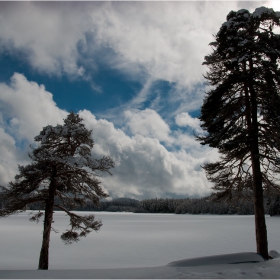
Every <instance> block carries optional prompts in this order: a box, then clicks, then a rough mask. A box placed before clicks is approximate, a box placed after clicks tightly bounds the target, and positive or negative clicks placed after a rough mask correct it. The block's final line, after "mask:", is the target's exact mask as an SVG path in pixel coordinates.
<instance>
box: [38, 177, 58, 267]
mask: <svg viewBox="0 0 280 280" xmlns="http://www.w3.org/2000/svg"><path fill="white" fill-rule="evenodd" d="M54 197H55V179H52V180H51V183H50V187H49V197H48V199H47V201H46V206H45V220H44V232H43V241H42V247H41V252H40V259H39V267H38V269H44V270H47V269H48V268H49V244H50V234H51V229H52V221H53V210H54Z"/></svg>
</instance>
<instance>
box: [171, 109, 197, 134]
mask: <svg viewBox="0 0 280 280" xmlns="http://www.w3.org/2000/svg"><path fill="white" fill-rule="evenodd" d="M175 122H176V124H177V125H178V126H188V127H190V128H192V129H193V130H194V131H195V132H202V129H201V127H200V120H199V119H198V118H193V117H191V116H190V115H189V113H187V112H185V113H181V114H179V115H177V116H176V118H175Z"/></svg>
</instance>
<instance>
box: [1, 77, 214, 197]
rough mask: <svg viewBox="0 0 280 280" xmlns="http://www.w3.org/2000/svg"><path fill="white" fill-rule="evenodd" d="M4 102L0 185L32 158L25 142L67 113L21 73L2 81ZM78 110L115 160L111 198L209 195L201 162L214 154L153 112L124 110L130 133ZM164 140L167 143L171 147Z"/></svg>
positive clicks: (100, 150) (100, 151) (109, 180)
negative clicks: (173, 130)
mask: <svg viewBox="0 0 280 280" xmlns="http://www.w3.org/2000/svg"><path fill="white" fill-rule="evenodd" d="M0 104H1V106H2V108H1V112H2V113H1V126H0V143H1V144H0V151H1V161H0V172H1V173H0V175H1V176H0V183H1V184H7V183H8V181H10V180H12V179H13V177H14V175H15V174H16V173H17V164H26V163H28V162H29V159H28V157H27V151H28V150H29V151H30V148H29V147H28V145H23V144H27V143H32V142H33V139H34V137H35V136H36V135H37V134H38V133H39V132H40V130H41V129H42V127H44V126H46V125H48V124H52V125H56V124H57V123H62V120H63V118H65V116H66V115H67V113H66V112H65V111H63V110H61V109H59V108H58V107H57V105H56V104H55V102H54V101H53V99H52V94H51V93H50V92H47V91H46V90H45V88H44V86H42V85H38V84H37V83H35V82H32V81H28V80H27V79H26V78H25V77H24V76H23V75H22V74H18V73H15V74H14V76H13V77H12V78H11V82H10V83H9V84H5V83H0ZM79 113H80V115H81V117H82V118H83V119H84V122H85V124H86V126H87V128H88V129H92V131H93V138H94V140H95V146H94V149H93V155H94V156H95V157H102V156H104V155H109V156H111V157H112V158H113V159H114V161H115V163H116V167H115V168H114V169H113V170H112V172H113V176H104V177H103V185H104V187H105V188H106V189H107V190H108V191H109V193H110V194H111V195H112V196H113V197H123V196H128V197H134V198H139V199H142V198H150V197H171V196H195V195H196V196H200V195H204V194H207V193H209V183H208V182H207V180H206V178H205V175H204V171H203V170H202V169H201V168H200V165H201V164H203V162H204V161H206V160H207V159H209V158H211V157H213V156H215V152H214V151H213V150H210V149H207V148H205V147H200V146H199V144H198V143H197V142H195V141H194V139H193V138H192V137H190V136H188V135H184V134H183V133H182V132H177V135H173V134H172V133H171V131H170V128H169V126H168V124H166V123H165V122H164V120H163V119H162V118H161V117H160V116H159V115H158V114H157V113H156V112H155V111H153V110H151V109H147V110H143V111H135V112H133V111H130V112H126V118H127V119H126V124H127V126H126V127H127V129H129V131H127V129H124V130H122V129H120V128H116V127H115V126H114V124H113V123H112V122H109V121H107V120H105V119H97V118H96V117H95V116H94V115H93V114H92V113H91V112H90V111H87V110H83V111H80V112H79ZM160 140H162V141H167V142H168V143H169V147H170V149H167V148H166V147H165V146H164V145H163V144H162V143H161V142H160ZM178 145H180V147H181V148H180V149H178V148H177V147H178ZM185 148H186V149H185ZM187 150H188V151H187Z"/></svg>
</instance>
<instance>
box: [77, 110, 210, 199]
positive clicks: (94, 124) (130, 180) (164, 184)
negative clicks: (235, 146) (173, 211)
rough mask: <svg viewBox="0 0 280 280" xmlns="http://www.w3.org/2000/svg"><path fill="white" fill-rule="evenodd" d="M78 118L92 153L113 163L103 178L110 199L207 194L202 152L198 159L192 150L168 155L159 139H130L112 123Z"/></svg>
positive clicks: (86, 115) (86, 113)
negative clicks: (90, 138) (89, 132)
mask: <svg viewBox="0 0 280 280" xmlns="http://www.w3.org/2000/svg"><path fill="white" fill-rule="evenodd" d="M80 115H81V116H82V117H83V118H84V120H85V123H86V125H87V126H88V127H89V128H91V129H92V130H93V138H94V139H95V148H94V153H95V154H96V155H97V156H101V155H104V154H106V155H110V156H111V157H113V159H114V160H115V162H116V167H115V169H114V170H113V171H112V172H113V176H112V177H107V176H106V177H105V178H103V179H104V182H105V183H106V187H107V188H108V190H109V191H110V193H112V194H113V195H114V196H130V197H134V198H150V197H166V196H168V195H167V193H169V196H171V195H172V194H173V195H182V196H191V195H204V194H206V193H209V186H210V184H209V183H208V182H207V179H206V177H205V174H204V171H203V170H202V169H201V167H200V165H201V164H203V162H205V160H207V158H206V157H205V155H206V153H205V150H204V153H203V156H202V157H197V155H198V154H199V153H195V152H194V151H193V154H191V153H187V152H186V151H183V150H180V151H175V152H171V151H168V150H167V149H166V148H165V147H164V146H163V145H162V144H161V143H160V142H159V140H157V139H155V138H151V137H149V136H146V135H141V134H136V135H133V136H131V137H130V136H128V135H126V134H125V133H124V132H123V131H122V130H120V129H116V128H115V127H114V126H113V124H112V123H110V122H108V121H106V120H97V119H96V118H95V117H94V116H93V115H92V114H91V113H90V112H89V111H86V110H84V111H81V112H80ZM209 151H210V150H209ZM209 151H208V152H209Z"/></svg>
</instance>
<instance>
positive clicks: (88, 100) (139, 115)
mask: <svg viewBox="0 0 280 280" xmlns="http://www.w3.org/2000/svg"><path fill="white" fill-rule="evenodd" d="M260 6H267V7H274V8H275V9H278V6H279V4H278V2H277V1H255V2H254V1H216V2H215V1H181V2H167V1H163V2H152V1H151V2H103V1H101V2H96V1H93V2H90V1H89V2H0V25H1V29H0V153H1V159H0V184H7V183H8V182H9V181H10V180H12V179H13V177H14V176H15V174H16V173H17V164H27V163H29V162H30V161H29V158H28V156H27V153H28V151H29V144H32V143H33V139H34V137H35V136H36V135H37V134H38V133H39V132H40V130H41V129H42V127H43V126H46V125H48V124H51V125H56V124H57V123H62V121H63V118H65V116H66V115H67V112H68V111H70V110H72V111H74V112H79V114H80V115H81V116H82V117H83V118H84V121H85V124H86V125H87V127H88V128H89V129H92V130H93V138H94V140H95V147H94V150H93V155H94V156H96V157H101V156H103V155H109V156H111V157H112V158H113V159H114V160H115V162H116V167H115V168H114V170H112V173H113V176H104V177H103V178H102V182H103V186H104V188H105V189H106V190H107V191H108V192H109V194H110V195H111V196H112V197H124V196H125V197H131V198H136V199H144V198H152V197H188V196H191V197H192V196H205V195H208V194H209V193H210V192H211V189H210V188H211V185H210V183H209V182H208V181H207V179H206V177H205V173H204V171H203V170H202V169H201V167H200V166H201V165H202V164H203V163H205V162H207V161H212V160H215V159H216V158H217V157H218V154H217V152H216V151H215V150H213V149H210V148H209V147H202V146H200V145H199V143H197V142H196V141H195V138H194V136H193V134H194V132H195V133H200V132H201V129H200V127H199V120H198V119H197V118H196V117H197V116H199V110H200V106H201V104H202V101H203V96H204V92H205V91H206V90H207V87H206V86H205V84H204V82H205V81H204V79H203V73H205V72H206V71H207V69H206V68H205V66H202V62H203V58H204V56H205V55H207V54H209V53H210V51H211V49H210V47H209V46H208V44H209V43H210V42H211V41H212V40H213V37H212V34H215V33H217V32H218V31H219V28H220V26H221V24H222V23H223V22H224V21H225V20H226V15H227V14H228V13H229V12H230V10H239V9H241V8H246V9H249V11H251V12H253V11H254V9H255V8H257V7H260ZM279 9H280V7H279Z"/></svg>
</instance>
